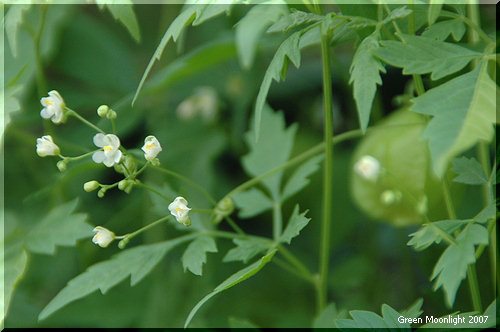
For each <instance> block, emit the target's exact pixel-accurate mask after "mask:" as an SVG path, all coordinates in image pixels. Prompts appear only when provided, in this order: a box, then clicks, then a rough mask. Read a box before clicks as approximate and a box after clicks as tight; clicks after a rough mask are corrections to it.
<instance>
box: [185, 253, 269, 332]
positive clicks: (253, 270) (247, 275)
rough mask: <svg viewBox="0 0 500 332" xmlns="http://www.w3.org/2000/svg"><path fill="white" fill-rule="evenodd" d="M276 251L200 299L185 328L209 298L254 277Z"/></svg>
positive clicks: (240, 271) (242, 270) (234, 275)
mask: <svg viewBox="0 0 500 332" xmlns="http://www.w3.org/2000/svg"><path fill="white" fill-rule="evenodd" d="M276 251H277V250H276V249H274V250H273V251H271V252H269V253H267V254H266V255H265V256H263V257H262V258H261V259H259V260H258V261H256V262H255V263H253V264H251V265H249V266H247V267H245V268H244V269H241V270H239V271H238V272H236V273H235V274H233V275H232V276H230V277H229V278H227V279H226V280H225V281H224V282H222V283H221V284H220V285H219V286H217V287H216V288H215V289H214V290H213V292H211V293H210V294H208V295H207V296H205V297H204V298H202V299H201V300H200V302H198V303H197V304H196V305H195V306H194V308H193V309H192V310H191V312H190V313H189V315H188V317H187V319H186V322H185V323H184V328H186V327H188V325H189V323H190V322H191V320H192V319H193V317H194V315H195V314H196V313H197V312H198V310H199V309H200V308H201V306H202V305H203V304H205V302H207V301H208V300H210V299H211V298H212V297H214V296H215V295H217V294H219V293H220V292H223V291H225V290H226V289H229V288H231V287H233V286H235V285H237V284H239V283H240V282H243V281H245V280H247V279H248V278H250V277H252V276H253V275H255V274H256V273H257V272H259V271H260V270H261V269H262V268H263V267H264V266H265V265H266V264H267V263H269V262H270V261H271V259H272V258H273V256H274V254H275V253H276Z"/></svg>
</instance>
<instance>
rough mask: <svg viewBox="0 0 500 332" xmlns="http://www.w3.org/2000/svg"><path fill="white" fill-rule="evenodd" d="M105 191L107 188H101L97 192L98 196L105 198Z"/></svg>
mask: <svg viewBox="0 0 500 332" xmlns="http://www.w3.org/2000/svg"><path fill="white" fill-rule="evenodd" d="M105 193H106V189H104V188H101V190H99V191H98V192H97V197H99V198H103V197H104V194H105Z"/></svg>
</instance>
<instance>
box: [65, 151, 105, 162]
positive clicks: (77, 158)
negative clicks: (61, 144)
mask: <svg viewBox="0 0 500 332" xmlns="http://www.w3.org/2000/svg"><path fill="white" fill-rule="evenodd" d="M96 151H97V150H94V151H90V152H87V153H84V154H82V155H81V156H76V157H65V156H63V155H59V157H60V158H61V159H63V160H67V161H77V160H81V159H84V158H86V157H88V156H91V155H92V154H93V153H94V152H96Z"/></svg>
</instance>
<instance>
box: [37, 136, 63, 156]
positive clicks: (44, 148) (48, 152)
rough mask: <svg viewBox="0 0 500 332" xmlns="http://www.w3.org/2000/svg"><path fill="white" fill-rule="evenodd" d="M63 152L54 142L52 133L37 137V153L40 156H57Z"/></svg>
mask: <svg viewBox="0 0 500 332" xmlns="http://www.w3.org/2000/svg"><path fill="white" fill-rule="evenodd" d="M60 152H61V150H60V149H59V147H58V146H57V145H56V144H55V143H54V141H53V140H52V137H51V136H50V135H46V136H42V138H37V139H36V153H37V154H38V155H39V156H40V157H46V156H56V155H58V154H59V153H60Z"/></svg>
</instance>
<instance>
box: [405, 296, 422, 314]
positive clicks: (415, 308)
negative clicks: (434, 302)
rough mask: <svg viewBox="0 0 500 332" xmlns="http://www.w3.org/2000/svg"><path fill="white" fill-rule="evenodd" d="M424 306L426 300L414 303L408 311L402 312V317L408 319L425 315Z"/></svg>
mask: <svg viewBox="0 0 500 332" xmlns="http://www.w3.org/2000/svg"><path fill="white" fill-rule="evenodd" d="M422 304H424V300H423V299H422V298H420V299H418V300H416V301H415V302H413V303H412V304H411V305H410V307H409V308H408V309H406V310H403V311H401V316H403V317H406V318H417V317H420V315H421V314H422V313H423V311H422Z"/></svg>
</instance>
